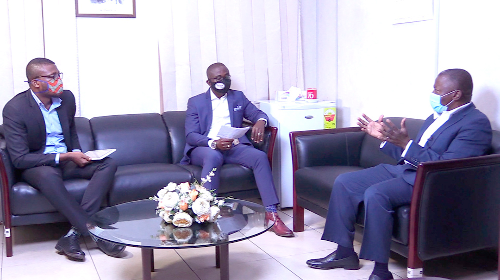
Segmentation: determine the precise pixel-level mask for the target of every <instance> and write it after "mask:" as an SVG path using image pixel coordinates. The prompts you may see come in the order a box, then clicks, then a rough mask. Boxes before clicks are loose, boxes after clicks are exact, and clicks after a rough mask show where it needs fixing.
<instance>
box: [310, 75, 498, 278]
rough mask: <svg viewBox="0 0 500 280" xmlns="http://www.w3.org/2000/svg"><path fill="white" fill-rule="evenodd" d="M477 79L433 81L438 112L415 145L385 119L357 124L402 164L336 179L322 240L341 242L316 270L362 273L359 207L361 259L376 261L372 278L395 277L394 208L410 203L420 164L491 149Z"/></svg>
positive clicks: (455, 77)
mask: <svg viewBox="0 0 500 280" xmlns="http://www.w3.org/2000/svg"><path fill="white" fill-rule="evenodd" d="M472 87H473V84H472V77H471V76H470V74H469V73H468V72H467V71H465V70H462V69H448V70H445V71H443V72H441V73H440V74H439V75H438V77H437V78H436V81H435V83H434V91H433V93H432V94H431V97H430V102H431V106H432V107H433V109H434V111H435V113H434V114H433V115H431V116H430V117H429V118H427V120H426V121H425V122H424V124H423V126H422V128H421V129H420V132H419V134H418V136H417V138H416V140H415V141H413V140H411V139H410V138H409V136H408V133H407V131H406V128H405V119H403V120H402V121H401V129H399V128H397V127H396V126H395V125H394V124H393V123H392V122H391V121H390V120H387V121H386V122H385V123H384V121H383V116H380V117H379V119H378V120H377V121H373V120H371V119H370V118H369V117H367V116H366V115H363V118H359V119H358V121H359V122H358V125H359V126H360V127H361V129H362V130H363V131H365V132H366V133H367V134H369V135H371V136H373V137H375V138H377V139H380V140H381V141H383V142H382V144H381V150H382V151H383V152H384V153H386V154H389V155H391V156H393V157H394V158H396V159H398V160H399V162H398V165H396V166H394V165H389V164H380V165H377V166H375V167H372V168H368V169H365V170H361V171H357V172H352V173H346V174H342V175H340V176H339V177H337V179H336V180H335V182H334V184H333V190H332V194H331V197H330V204H329V209H328V215H327V219H326V225H325V230H324V232H323V237H322V239H323V240H328V241H331V242H335V243H337V244H338V247H337V250H336V251H335V252H333V253H331V254H330V255H328V256H326V257H324V258H320V259H312V260H308V261H307V264H308V265H309V266H310V267H312V268H319V269H331V268H339V267H340V268H344V269H359V259H358V256H357V254H356V253H355V252H354V250H353V238H354V223H355V220H356V213H357V209H358V205H359V204H360V203H361V202H363V203H364V206H365V231H364V236H363V242H362V248H361V252H360V256H359V257H360V258H363V259H367V260H373V261H375V268H374V270H373V272H372V274H371V275H370V278H369V279H370V280H380V279H393V278H392V274H391V273H390V272H389V270H388V261H389V252H390V243H391V236H392V226H393V217H392V215H393V212H394V211H393V210H394V209H395V208H397V207H399V206H401V205H405V204H406V205H407V204H410V201H411V196H412V191H413V184H414V182H415V176H416V167H417V166H418V164H419V163H420V162H425V161H437V160H447V159H455V158H465V157H473V156H480V155H484V154H485V153H486V151H487V150H488V149H489V148H490V146H491V137H492V132H491V126H490V122H489V120H488V118H487V117H486V116H485V115H484V114H483V113H481V112H480V111H479V110H477V109H476V108H475V106H474V104H473V103H472V102H471V98H472Z"/></svg>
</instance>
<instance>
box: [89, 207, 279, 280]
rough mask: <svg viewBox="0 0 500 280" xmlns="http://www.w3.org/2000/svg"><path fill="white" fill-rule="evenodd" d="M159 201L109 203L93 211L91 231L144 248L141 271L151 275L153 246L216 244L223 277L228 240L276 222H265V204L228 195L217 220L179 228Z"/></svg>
mask: <svg viewBox="0 0 500 280" xmlns="http://www.w3.org/2000/svg"><path fill="white" fill-rule="evenodd" d="M157 205H158V203H157V202H156V201H153V200H148V199H145V200H139V201H133V202H128V203H123V204H119V205H116V206H112V207H107V208H105V209H103V210H101V211H99V212H97V213H96V214H94V215H92V217H91V219H90V223H89V225H88V228H89V231H90V234H91V235H92V236H93V237H95V238H99V239H103V240H106V241H110V242H114V243H117V244H122V245H126V246H132V247H139V248H141V255H142V275H143V279H144V280H150V279H151V272H152V271H154V264H153V263H154V256H153V249H185V248H200V247H210V246H215V249H216V250H215V257H216V267H217V268H220V278H221V279H223V280H227V279H229V244H230V243H233V242H238V241H242V240H246V239H249V238H252V237H254V236H257V235H259V234H262V233H264V232H265V231H267V230H268V229H269V228H271V227H272V226H273V224H274V222H273V221H270V222H269V224H267V225H266V224H265V219H264V218H265V211H266V210H265V207H264V206H262V205H259V204H256V203H253V202H249V201H244V200H238V199H226V200H225V204H224V205H223V206H222V207H221V214H220V215H221V217H220V218H219V219H218V220H217V222H215V223H205V224H197V223H196V222H193V225H191V227H188V228H178V227H175V226H173V225H172V224H166V223H165V222H164V221H163V219H162V218H160V217H159V216H158V215H157V214H156V212H155V209H156V206H157Z"/></svg>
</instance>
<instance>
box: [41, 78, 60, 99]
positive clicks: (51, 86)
mask: <svg viewBox="0 0 500 280" xmlns="http://www.w3.org/2000/svg"><path fill="white" fill-rule="evenodd" d="M37 81H39V82H43V83H45V84H47V89H45V90H44V91H40V92H37V93H45V92H50V93H53V94H57V95H59V94H61V93H62V92H63V90H64V88H63V82H62V80H61V78H57V79H52V80H50V82H46V81H43V80H38V79H37Z"/></svg>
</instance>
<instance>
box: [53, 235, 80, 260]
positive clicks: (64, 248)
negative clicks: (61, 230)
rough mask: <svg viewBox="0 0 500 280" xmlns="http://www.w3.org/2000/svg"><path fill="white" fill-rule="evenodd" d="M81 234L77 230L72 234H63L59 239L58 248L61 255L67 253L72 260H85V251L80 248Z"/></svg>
mask: <svg viewBox="0 0 500 280" xmlns="http://www.w3.org/2000/svg"><path fill="white" fill-rule="evenodd" d="M79 237H80V235H79V234H78V233H76V232H74V233H73V234H71V235H70V236H63V237H61V238H60V239H59V241H57V244H56V250H57V253H58V254H60V255H66V257H68V259H70V260H72V261H80V262H83V261H84V260H85V253H84V252H83V251H82V249H81V248H80V241H79V240H78V238H79Z"/></svg>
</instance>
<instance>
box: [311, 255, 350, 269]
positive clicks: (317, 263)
mask: <svg viewBox="0 0 500 280" xmlns="http://www.w3.org/2000/svg"><path fill="white" fill-rule="evenodd" d="M336 255H337V251H335V252H333V253H331V254H329V255H328V256H326V257H324V258H320V259H311V260H308V261H307V262H306V264H307V265H309V267H311V268H317V269H332V268H344V269H349V270H351V269H353V270H354V269H359V258H358V255H356V254H353V255H352V256H349V257H347V258H343V259H340V260H336V259H335V256H336Z"/></svg>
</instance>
